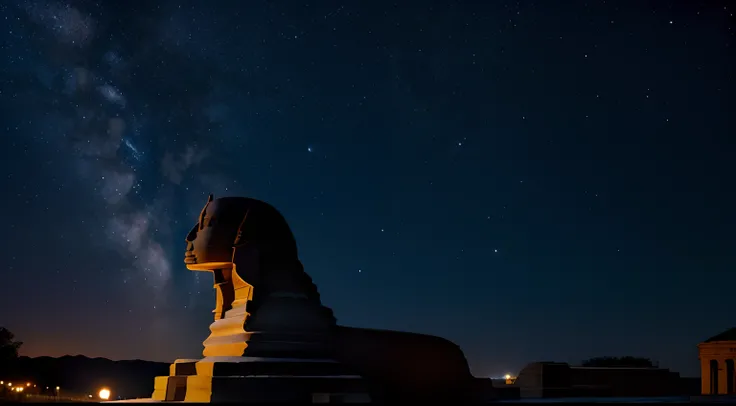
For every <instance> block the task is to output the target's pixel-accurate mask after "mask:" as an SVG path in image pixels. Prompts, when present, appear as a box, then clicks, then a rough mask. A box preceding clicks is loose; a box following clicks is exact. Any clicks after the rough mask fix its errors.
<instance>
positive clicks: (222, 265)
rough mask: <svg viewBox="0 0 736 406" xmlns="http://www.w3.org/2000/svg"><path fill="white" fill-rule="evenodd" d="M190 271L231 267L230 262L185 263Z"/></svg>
mask: <svg viewBox="0 0 736 406" xmlns="http://www.w3.org/2000/svg"><path fill="white" fill-rule="evenodd" d="M186 266H187V269H188V270H190V271H212V270H215V269H232V267H233V263H232V262H204V263H201V264H199V263H195V264H186Z"/></svg>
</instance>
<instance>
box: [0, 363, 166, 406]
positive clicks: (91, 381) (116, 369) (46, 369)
mask: <svg viewBox="0 0 736 406" xmlns="http://www.w3.org/2000/svg"><path fill="white" fill-rule="evenodd" d="M169 365H170V364H168V363H163V362H152V361H141V360H131V361H112V360H109V359H107V358H88V357H85V356H83V355H75V356H71V355H66V356H63V357H59V358H53V357H36V358H31V357H19V358H17V359H16V360H15V361H14V362H13V363H12V364H11V365H3V366H2V371H0V380H4V381H6V382H7V381H11V380H17V381H18V382H24V381H28V382H33V383H34V384H37V385H38V386H39V387H40V388H43V389H45V388H46V387H49V388H51V390H53V388H55V387H56V386H59V387H61V390H62V392H64V393H68V394H71V393H75V394H87V393H91V394H96V393H97V390H99V389H100V388H102V387H108V388H110V389H111V391H112V394H113V397H114V398H118V397H120V398H122V399H131V398H141V397H143V398H147V397H150V396H151V394H152V393H153V378H154V377H155V376H160V375H168V374H169Z"/></svg>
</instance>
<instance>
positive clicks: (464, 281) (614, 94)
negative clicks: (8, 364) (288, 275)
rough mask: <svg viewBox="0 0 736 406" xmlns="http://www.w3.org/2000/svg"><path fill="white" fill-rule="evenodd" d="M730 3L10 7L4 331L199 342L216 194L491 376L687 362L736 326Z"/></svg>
mask: <svg viewBox="0 0 736 406" xmlns="http://www.w3.org/2000/svg"><path fill="white" fill-rule="evenodd" d="M727 3H728V2H727V1H723V2H718V1H706V2H682V1H678V2H668V1H657V2H613V1H608V2H606V1H596V0H589V1H587V2H583V1H573V0H571V1H566V2H546V1H545V2H542V1H537V2H530V1H516V2H513V1H512V2H505V1H487V2H480V1H465V2H463V1H452V2H450V1H425V0H406V1H401V2H397V3H396V4H394V3H392V2H383V1H359V0H351V1H344V2H341V1H315V2H312V3H308V4H305V3H299V2H293V1H278V2H276V1H273V2H268V1H262V0H249V1H247V2H246V1H234V0H233V1H229V0H227V1H226V0H223V1H217V2H212V1H190V0H177V1H171V0H162V1H156V2H143V1H137V2H136V1H133V2H121V1H113V0H110V1H97V2H94V1H62V0H32V1H31V0H18V1H7V2H2V4H0V21H2V30H0V41H1V44H2V45H1V46H2V55H3V57H2V58H0V64H1V66H2V70H1V73H0V74H1V75H2V87H1V88H0V107H1V108H0V128H2V131H3V134H2V138H1V140H2V148H0V154H2V157H1V158H0V179H1V182H2V183H1V184H0V185H1V186H2V189H3V190H4V191H5V192H4V195H3V200H4V205H3V207H5V209H4V210H2V211H0V221H1V222H2V224H3V225H4V229H5V232H4V233H3V237H2V240H0V243H1V244H2V246H3V250H2V253H3V259H4V261H3V263H2V267H3V268H2V269H3V270H2V272H3V282H2V283H1V284H0V325H3V326H6V327H8V328H9V329H10V330H11V331H13V332H15V334H16V337H17V338H18V339H19V340H21V341H24V342H25V345H24V347H23V350H22V353H23V354H26V355H31V356H38V355H52V356H60V355H64V354H80V353H81V354H85V355H88V356H103V357H108V358H112V359H132V358H140V359H148V360H156V361H172V360H173V359H175V358H195V357H197V356H199V355H200V354H201V349H202V345H201V343H202V341H203V340H204V338H206V336H207V334H208V325H209V322H210V320H211V318H212V314H211V310H212V308H213V307H214V292H213V290H212V283H213V282H212V279H211V275H209V274H207V273H199V272H191V271H188V270H186V268H185V267H184V264H183V251H184V248H185V244H184V238H185V236H186V234H187V232H188V231H189V229H190V228H191V227H192V225H193V224H194V223H195V222H196V219H197V215H198V214H199V211H200V210H201V208H202V206H203V205H204V203H205V201H206V198H207V195H208V194H209V193H214V194H215V197H221V196H249V197H253V198H257V199H261V200H265V201H267V202H269V203H271V204H273V205H274V206H275V207H277V208H278V209H279V210H280V211H281V212H282V213H283V214H284V216H285V217H286V219H287V221H289V223H290V225H291V227H292V229H293V232H294V234H295V236H296V238H297V241H298V243H299V249H300V256H301V259H302V261H303V263H304V265H305V268H306V270H307V272H308V273H309V274H310V275H311V276H312V277H313V278H314V280H315V282H316V283H317V285H318V287H319V289H320V292H321V294H322V300H323V302H324V303H325V304H326V305H328V306H330V307H331V308H332V309H333V310H334V312H335V315H336V316H337V318H338V321H339V322H340V323H341V324H345V325H352V326H358V327H372V328H386V329H397V330H405V331H414V332H420V333H428V334H435V335H440V336H443V337H445V338H448V339H451V340H453V341H455V342H456V343H458V344H459V345H460V346H461V347H462V348H463V349H464V351H465V354H466V356H467V358H468V360H469V362H470V364H471V367H472V370H473V372H474V373H475V374H476V375H478V376H498V375H501V374H503V373H506V372H517V371H518V370H519V369H521V368H522V367H523V366H524V365H525V364H526V363H529V362H534V361H542V360H553V361H564V362H573V363H575V362H579V361H581V360H583V359H585V358H588V357H593V356H603V355H634V356H645V357H650V358H652V359H654V360H656V361H658V362H659V363H660V365H662V366H665V367H669V368H672V369H674V370H677V371H679V372H682V373H683V374H684V375H689V376H697V374H698V373H699V372H698V370H697V362H698V361H697V349H696V345H697V344H698V342H700V341H702V340H703V339H705V338H707V337H709V336H712V335H714V334H717V333H719V332H720V331H722V330H725V329H727V328H729V327H733V326H734V325H736V319H734V314H733V311H732V310H733V306H732V305H731V303H732V302H733V295H734V291H733V289H734V286H736V273H734V266H736V246H735V244H736V238H735V237H734V233H733V230H734V225H736V215H735V214H734V207H736V191H735V189H734V183H733V179H734V178H733V174H734V173H736V171H735V170H734V168H733V166H734V165H733V162H734V161H733V159H734V154H735V153H736V141H735V140H736V138H734V134H736V131H735V128H734V120H735V119H734V116H731V117H729V114H728V112H729V111H733V108H734V106H735V105H736V104H735V103H734V102H735V100H734V98H735V96H734V95H735V94H736V86H735V85H734V73H735V72H736V58H735V56H736V49H735V48H736V38H735V35H734V34H735V33H736V20H735V19H734V14H733V13H734V12H735V10H734V9H736V7H734V6H733V5H732V6H727ZM729 134H730V135H729ZM729 173H731V175H728V174H729Z"/></svg>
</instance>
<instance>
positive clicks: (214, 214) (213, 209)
mask: <svg viewBox="0 0 736 406" xmlns="http://www.w3.org/2000/svg"><path fill="white" fill-rule="evenodd" d="M246 212H247V210H245V209H244V208H243V207H242V206H240V207H238V206H235V205H232V204H228V201H227V200H225V201H223V199H218V200H212V197H211V196H210V199H209V201H208V202H207V204H206V205H205V207H204V208H203V209H202V213H201V214H200V216H199V221H198V222H197V224H195V225H194V227H193V228H192V230H191V231H190V232H189V234H188V235H187V239H186V241H187V250H186V253H185V254H184V263H185V264H186V266H187V268H188V269H190V270H192V271H211V270H214V269H226V268H231V267H232V257H233V242H234V241H235V238H236V236H237V234H238V229H239V227H240V224H241V222H242V220H243V217H244V216H245V213H246Z"/></svg>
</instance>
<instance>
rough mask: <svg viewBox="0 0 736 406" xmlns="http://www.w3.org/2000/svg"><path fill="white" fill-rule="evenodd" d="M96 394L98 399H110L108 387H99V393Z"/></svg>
mask: <svg viewBox="0 0 736 406" xmlns="http://www.w3.org/2000/svg"><path fill="white" fill-rule="evenodd" d="M98 395H99V396H100V399H102V400H107V399H110V389H107V388H102V389H100V393H99V394H98Z"/></svg>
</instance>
